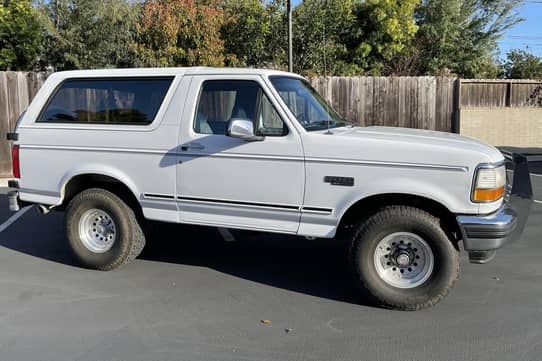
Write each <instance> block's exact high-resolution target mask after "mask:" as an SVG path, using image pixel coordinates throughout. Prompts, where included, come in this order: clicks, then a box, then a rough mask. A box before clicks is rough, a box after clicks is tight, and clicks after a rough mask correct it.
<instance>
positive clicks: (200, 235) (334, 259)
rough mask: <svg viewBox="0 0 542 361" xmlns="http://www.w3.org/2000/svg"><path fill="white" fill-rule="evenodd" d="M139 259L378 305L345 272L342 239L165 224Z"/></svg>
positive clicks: (346, 265) (345, 251)
mask: <svg viewBox="0 0 542 361" xmlns="http://www.w3.org/2000/svg"><path fill="white" fill-rule="evenodd" d="M162 227H163V228H164V229H161V230H160V232H159V233H158V234H157V235H153V236H152V238H151V239H150V242H148V244H147V246H146V248H145V250H144V251H143V253H142V255H141V256H140V259H144V260H151V261H158V262H167V263H174V264H186V265H194V266H199V267H208V268H211V269H214V270H216V271H219V272H222V273H224V274H228V275H232V276H235V277H239V278H242V279H246V280H249V281H253V282H258V283H261V284H265V285H269V286H272V287H277V288H282V289H286V290H290V291H293V292H298V293H303V294H308V295H311V296H316V297H322V298H327V299H332V300H337V301H341V302H348V303H353V304H361V305H365V306H370V307H377V305H376V304H374V303H373V302H371V301H370V300H368V299H365V298H363V297H362V296H361V295H360V293H359V291H358V290H357V289H356V284H355V282H354V280H353V278H352V275H351V273H350V270H349V265H348V258H347V247H346V244H345V242H344V241H337V240H326V239H316V240H309V239H306V238H304V237H296V236H287V235H280V234H271V233H258V232H247V231H231V232H232V234H233V235H234V237H235V239H236V240H235V241H233V242H227V241H224V239H223V238H222V236H221V235H220V233H219V232H218V231H217V229H215V228H208V227H197V226H187V225H169V224H164V225H163V226H162Z"/></svg>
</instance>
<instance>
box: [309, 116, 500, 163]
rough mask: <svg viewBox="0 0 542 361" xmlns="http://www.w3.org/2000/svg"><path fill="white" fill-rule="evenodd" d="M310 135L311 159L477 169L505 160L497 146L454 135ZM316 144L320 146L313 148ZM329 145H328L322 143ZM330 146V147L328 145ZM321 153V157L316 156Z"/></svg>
mask: <svg viewBox="0 0 542 361" xmlns="http://www.w3.org/2000/svg"><path fill="white" fill-rule="evenodd" d="M326 133H327V131H322V132H320V131H319V132H309V133H308V134H309V136H307V138H308V139H309V140H310V141H309V142H308V143H309V144H308V147H306V151H308V152H309V153H313V152H314V153H315V154H307V155H308V156H313V157H323V156H325V154H323V153H327V154H328V155H327V157H332V158H341V159H359V160H378V161H389V162H407V163H420V164H439V165H454V166H463V167H469V168H470V167H473V166H476V165H477V164H479V163H494V162H499V161H502V160H503V156H502V154H501V153H500V152H499V151H498V150H497V149H496V148H494V147H492V146H490V145H487V144H485V143H483V142H481V141H479V140H476V139H473V138H468V137H464V136H460V135H457V134H452V133H445V132H437V131H430V130H421V129H409V128H394V127H377V126H373V127H341V128H335V129H331V133H332V134H326ZM313 142H315V144H314V145H316V143H320V146H318V147H312V146H310V145H311V144H312V143H313ZM321 143H325V144H321ZM326 145H327V146H326ZM316 153H319V154H316Z"/></svg>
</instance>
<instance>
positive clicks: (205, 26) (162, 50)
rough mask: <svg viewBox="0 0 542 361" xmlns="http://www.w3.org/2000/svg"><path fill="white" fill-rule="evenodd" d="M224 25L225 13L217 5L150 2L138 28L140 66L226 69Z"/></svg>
mask: <svg viewBox="0 0 542 361" xmlns="http://www.w3.org/2000/svg"><path fill="white" fill-rule="evenodd" d="M223 22H224V16H223V9H222V8H221V7H220V6H218V3H217V2H214V1H210V2H206V3H203V2H201V1H196V0H147V1H145V2H144V3H143V5H142V9H141V14H140V19H139V23H138V25H137V27H136V42H135V43H134V48H135V51H136V54H137V58H138V60H137V63H138V64H139V65H143V66H194V65H209V66H223V65H224V63H225V59H226V57H225V55H224V41H223V40H222V39H221V37H220V30H221V28H222V25H223Z"/></svg>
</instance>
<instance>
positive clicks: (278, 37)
mask: <svg viewBox="0 0 542 361" xmlns="http://www.w3.org/2000/svg"><path fill="white" fill-rule="evenodd" d="M265 13H266V16H267V18H268V20H269V31H268V33H267V35H266V38H265V47H266V49H267V58H268V61H269V63H270V64H267V65H269V66H271V67H274V68H279V69H286V68H287V66H288V27H287V17H286V0H270V1H267V2H266V6H265Z"/></svg>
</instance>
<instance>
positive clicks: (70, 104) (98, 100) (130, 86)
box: [37, 77, 173, 125]
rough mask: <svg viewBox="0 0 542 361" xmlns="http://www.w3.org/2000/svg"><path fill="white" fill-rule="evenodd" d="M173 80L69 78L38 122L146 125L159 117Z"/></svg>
mask: <svg viewBox="0 0 542 361" xmlns="http://www.w3.org/2000/svg"><path fill="white" fill-rule="evenodd" d="M172 81H173V78H172V77H167V78H100V79H69V80H66V81H65V82H64V83H62V85H61V86H60V88H59V89H58V90H57V91H56V93H55V94H54V95H53V97H52V98H51V99H50V101H49V103H48V104H47V106H46V108H45V110H44V111H43V112H42V113H41V115H40V117H39V118H38V120H37V121H38V122H44V123H102V124H135V125H147V124H150V123H152V121H153V120H154V118H155V117H156V114H157V113H158V110H159V109H160V106H161V105H162V102H163V101H164V97H165V96H166V93H167V91H168V89H169V87H170V85H171V82H172Z"/></svg>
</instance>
